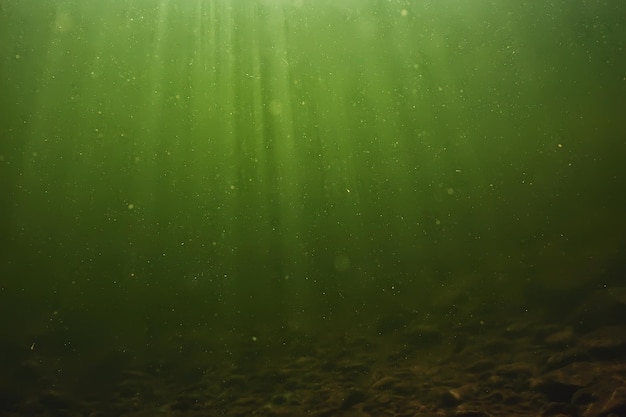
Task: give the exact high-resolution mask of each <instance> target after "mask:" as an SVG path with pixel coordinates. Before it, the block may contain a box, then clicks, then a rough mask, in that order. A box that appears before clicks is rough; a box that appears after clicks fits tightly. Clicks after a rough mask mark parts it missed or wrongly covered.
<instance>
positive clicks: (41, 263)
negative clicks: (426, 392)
mask: <svg viewBox="0 0 626 417" xmlns="http://www.w3.org/2000/svg"><path fill="white" fill-rule="evenodd" d="M535 3H537V4H535ZM625 11H626V7H625V6H624V5H622V3H621V2H617V1H608V2H600V1H556V2H519V1H497V2H493V1H484V0H479V1H471V2H468V1H461V0H446V1H375V0H363V1H356V0H336V1H330V0H328V1H326V0H320V1H308V0H291V1H287V0H265V1H262V0H261V1H209V0H206V1H204V0H190V1H168V0H161V1H133V2H130V1H127V0H116V1H106V2H87V1H50V0H37V1H31V2H23V1H17V0H2V1H0V39H1V41H0V71H1V73H0V82H1V84H0V91H1V96H0V106H1V107H0V216H1V220H0V227H1V233H0V245H1V246H2V250H1V251H0V276H1V278H0V279H1V281H0V305H1V306H2V318H1V319H0V324H1V325H2V330H1V335H0V337H1V338H2V339H3V340H5V341H6V340H9V341H12V342H15V343H16V344H17V345H20V346H22V345H23V346H27V347H31V346H33V349H39V348H41V349H45V348H46V343H49V344H50V343H57V344H59V345H63V346H65V349H69V350H71V351H73V352H76V353H77V354H79V353H80V352H81V349H86V348H85V347H86V346H90V345H91V344H99V345H104V346H109V345H110V346H114V347H115V348H120V346H122V347H123V348H125V349H126V348H128V349H132V348H133V347H136V346H142V347H145V346H149V349H150V350H152V351H159V349H161V348H162V347H163V345H161V344H160V343H162V341H163V340H165V339H167V340H171V338H170V335H172V334H180V335H181V336H180V337H179V338H180V339H182V340H179V341H178V343H180V344H181V345H184V344H185V343H186V338H187V336H186V335H187V333H185V331H186V330H181V329H205V330H204V331H206V332H213V333H210V334H211V337H212V338H215V339H216V340H222V339H228V338H229V337H231V336H235V337H242V338H245V339H253V338H254V339H253V340H260V341H262V340H263V337H269V336H264V335H271V334H273V333H272V332H273V331H274V330H276V329H282V330H292V329H297V330H301V331H305V332H307V331H311V332H316V331H318V330H320V329H322V330H326V329H335V330H338V331H342V330H343V329H350V330H354V329H359V328H362V329H370V328H371V325H372V323H375V322H376V321H377V320H380V319H384V317H386V316H387V315H393V314H396V313H398V312H399V311H413V312H418V313H419V314H421V315H423V316H424V317H427V318H428V317H433V319H432V320H433V321H434V322H436V321H437V320H438V319H437V318H436V317H441V316H446V317H448V318H450V317H452V319H453V320H456V321H459V322H464V321H468V320H482V321H489V320H491V319H492V318H493V316H494V314H496V315H497V314H500V313H502V314H515V313H516V312H519V313H524V314H526V313H527V312H531V313H532V312H533V311H534V310H541V309H543V308H544V304H551V303H553V302H554V300H549V299H548V300H546V299H544V298H545V296H544V298H541V295H537V296H536V297H535V296H534V294H535V293H537V294H543V293H546V292H547V294H552V293H551V292H550V291H554V293H555V294H558V293H562V294H568V292H567V290H570V289H572V288H581V287H589V288H591V287H600V286H602V285H611V284H612V283H614V281H615V280H616V279H621V278H618V277H616V276H614V275H611V274H610V273H607V271H615V270H616V268H617V270H623V269H620V268H621V266H619V265H621V264H620V263H619V261H620V259H623V258H622V257H623V256H624V254H625V252H624V251H625V249H626V247H625V244H626V242H625V240H624V236H625V232H626V220H624V204H625V197H624V192H623V184H624V182H625V169H624V165H623V164H624V162H623V159H624V155H626V153H625V151H626V125H625V124H624V121H623V115H624V109H625V108H626V69H625V68H626V58H625V54H626V51H625V50H624V48H625V39H626V29H625V26H624V23H623V18H624V13H625ZM615 265H618V266H617V267H615ZM542 291H543V292H542ZM565 297H567V295H565ZM559 301H560V302H565V303H567V300H559ZM194 331H195V330H194ZM201 331H202V330H201ZM364 331H365V330H364ZM177 332H180V333H177ZM42 335H47V336H46V337H47V338H46V337H44V336H42ZM166 335H167V336H166ZM168 338H169V339H168ZM46 340H48V342H46ZM51 341H54V342H51ZM31 344H32V345H31Z"/></svg>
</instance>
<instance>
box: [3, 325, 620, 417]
mask: <svg viewBox="0 0 626 417" xmlns="http://www.w3.org/2000/svg"><path fill="white" fill-rule="evenodd" d="M351 333H352V334H359V331H353V332H351ZM372 333H373V334H374V336H371V337H364V336H347V335H346V334H345V333H344V334H343V335H340V336H338V335H336V334H330V333H329V334H327V335H325V336H324V337H321V336H318V337H316V338H313V337H303V336H302V335H300V336H296V335H295V334H294V335H291V336H289V337H287V336H285V335H282V336H281V337H282V338H281V339H280V341H279V342H277V343H274V345H272V346H270V345H269V344H268V343H264V342H263V341H262V340H261V339H258V340H257V339H256V338H251V339H250V340H247V341H244V342H242V343H241V344H240V346H239V347H238V348H237V349H228V348H225V349H223V350H221V351H220V354H219V355H218V354H216V351H209V350H207V349H205V350H202V349H192V348H190V347H186V343H183V341H184V340H185V338H184V337H181V338H179V340H178V341H177V342H176V343H178V344H177V345H176V346H177V349H178V353H177V354H176V355H174V356H169V358H170V359H169V360H166V359H161V360H154V359H151V360H150V361H144V362H141V361H139V360H138V359H137V357H136V356H133V355H130V354H127V353H124V352H121V351H115V352H107V353H104V354H100V355H92V356H89V357H83V358H76V357H74V360H75V361H79V362H80V361H82V362H81V363H80V366H77V367H76V368H74V369H72V368H71V366H70V365H69V364H68V363H65V364H64V363H62V362H59V361H57V362H55V361H53V360H50V359H46V357H45V355H43V354H39V356H33V357H30V358H22V359H21V360H20V361H21V362H20V361H18V362H19V363H16V364H15V366H13V367H7V366H5V370H4V373H5V374H6V373H7V372H9V371H8V370H7V369H9V368H11V369H12V371H10V372H11V374H10V375H4V376H3V380H4V381H3V382H2V389H1V390H0V391H1V393H0V405H1V408H0V410H1V411H0V414H1V415H3V416H10V417H13V416H16V417H17V416H26V415H28V416H90V417H106V416H127V417H131V416H134V417H140V416H250V415H256V416H268V417H275V416H304V415H306V416H316V417H330V416H344V417H368V416H393V417H400V416H401V417H420V416H421V417H434V416H465V417H481V416H572V417H574V416H584V417H618V416H625V415H626V382H625V381H626V327H623V326H620V325H612V326H603V327H598V328H595V329H592V330H587V331H579V330H577V329H576V328H575V327H572V326H568V325H556V324H545V323H539V322H532V321H530V322H512V323H509V324H507V325H501V326H492V327H490V328H489V327H487V326H486V325H484V324H481V323H480V322H479V323H475V324H474V325H471V326H470V325H467V326H462V325H459V326H456V327H449V328H445V329H443V330H442V329H439V328H435V327H433V326H429V325H426V324H424V323H423V322H422V323H420V322H418V321H417V320H414V319H413V318H411V317H410V315H406V314H405V315H399V316H397V317H391V318H388V319H385V320H382V321H381V322H380V323H378V324H377V325H376V328H375V331H374V332H372ZM276 339H278V338H276ZM198 345H201V344H198ZM36 351H37V349H33V352H36ZM171 358H175V359H171ZM5 365H6V364H5ZM76 369H81V372H78V371H76Z"/></svg>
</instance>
